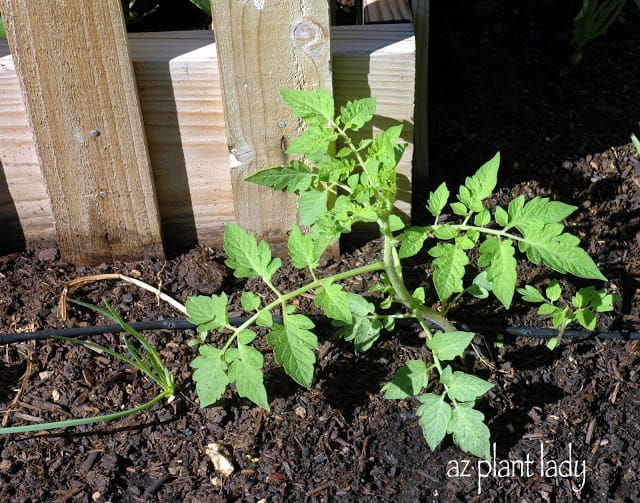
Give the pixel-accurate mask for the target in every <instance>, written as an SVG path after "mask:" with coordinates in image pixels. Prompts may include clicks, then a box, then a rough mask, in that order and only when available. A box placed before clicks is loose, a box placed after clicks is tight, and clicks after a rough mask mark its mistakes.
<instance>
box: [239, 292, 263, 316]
mask: <svg viewBox="0 0 640 503" xmlns="http://www.w3.org/2000/svg"><path fill="white" fill-rule="evenodd" d="M261 302H262V299H261V298H260V297H259V296H258V295H256V294H255V293H253V292H242V297H240V304H242V309H244V310H245V311H256V310H257V309H258V308H259V307H260V303H261Z"/></svg>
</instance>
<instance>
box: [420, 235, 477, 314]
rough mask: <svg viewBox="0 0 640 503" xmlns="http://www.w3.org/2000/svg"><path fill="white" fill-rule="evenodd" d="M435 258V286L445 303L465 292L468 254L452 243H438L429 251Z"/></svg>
mask: <svg viewBox="0 0 640 503" xmlns="http://www.w3.org/2000/svg"><path fill="white" fill-rule="evenodd" d="M429 255H431V256H432V257H434V258H435V259H434V261H433V265H434V267H435V269H434V271H433V284H434V286H435V287H436V292H437V293H438V297H439V299H440V300H441V301H442V302H445V301H446V300H447V299H448V298H449V297H451V296H452V295H453V294H454V293H458V292H462V291H463V290H464V287H463V284H462V278H463V277H464V268H465V266H466V265H467V264H468V263H469V258H468V257H467V254H466V253H465V252H464V251H462V250H460V249H458V248H457V247H456V246H455V245H453V244H451V243H438V244H437V245H436V246H434V247H433V248H431V249H430V250H429Z"/></svg>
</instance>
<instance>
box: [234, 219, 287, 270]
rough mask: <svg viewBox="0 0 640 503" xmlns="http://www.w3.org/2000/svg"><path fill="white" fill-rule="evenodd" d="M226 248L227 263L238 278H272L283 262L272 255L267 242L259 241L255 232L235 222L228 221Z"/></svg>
mask: <svg viewBox="0 0 640 503" xmlns="http://www.w3.org/2000/svg"><path fill="white" fill-rule="evenodd" d="M224 250H225V251H226V252H227V255H228V256H229V258H228V259H227V260H226V261H225V263H226V264H227V265H228V266H229V267H231V268H232V269H233V275H234V276H235V277H236V278H255V277H261V278H264V279H266V280H270V279H271V276H273V273H274V272H276V271H277V270H278V268H279V267H280V264H281V260H280V259H279V258H272V257H271V250H270V249H269V245H268V244H267V243H266V242H264V241H260V243H257V242H256V237H255V236H254V235H253V233H249V232H247V231H245V230H244V229H243V228H242V227H240V226H239V225H236V224H234V223H228V224H227V226H226V228H225V230H224Z"/></svg>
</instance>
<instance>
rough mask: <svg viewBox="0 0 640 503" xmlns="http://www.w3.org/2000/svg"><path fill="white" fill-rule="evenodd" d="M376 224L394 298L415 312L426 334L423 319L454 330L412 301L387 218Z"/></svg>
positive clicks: (433, 313)
mask: <svg viewBox="0 0 640 503" xmlns="http://www.w3.org/2000/svg"><path fill="white" fill-rule="evenodd" d="M378 225H379V226H380V232H381V233H382V236H383V237H384V270H385V272H386V273H387V277H388V278H389V283H391V287H392V288H393V292H394V294H395V296H396V298H397V299H398V300H399V301H400V302H402V304H404V305H405V307H406V308H407V309H409V310H410V311H411V312H412V313H414V314H415V316H416V318H417V319H418V321H420V324H421V325H423V327H425V328H426V330H427V335H428V336H430V335H431V334H430V332H429V330H428V328H427V324H426V323H424V321H425V319H426V320H429V321H431V322H433V323H435V324H436V325H438V326H439V327H440V328H442V329H443V330H444V331H446V332H452V331H455V330H456V328H455V327H454V326H453V324H452V323H451V322H450V321H449V320H447V318H446V317H445V316H443V315H442V314H441V313H439V312H438V311H436V310H435V309H431V308H430V307H427V306H425V305H417V303H416V302H415V301H414V299H413V297H412V296H411V294H410V293H409V290H408V289H407V286H406V284H405V282H404V278H403V276H402V266H401V264H400V258H399V256H398V250H397V249H396V246H395V245H396V240H395V238H394V237H393V234H392V232H391V225H390V223H389V218H388V217H387V218H386V219H380V220H378Z"/></svg>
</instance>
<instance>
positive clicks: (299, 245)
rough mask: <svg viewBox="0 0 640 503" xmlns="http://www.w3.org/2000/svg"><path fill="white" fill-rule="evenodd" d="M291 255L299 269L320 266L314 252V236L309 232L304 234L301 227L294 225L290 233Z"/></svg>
mask: <svg viewBox="0 0 640 503" xmlns="http://www.w3.org/2000/svg"><path fill="white" fill-rule="evenodd" d="M288 246H289V256H290V257H291V263H292V264H293V266H294V267H297V268H298V269H304V268H307V267H309V268H311V269H315V268H316V267H318V260H319V257H317V256H316V255H315V253H314V242H313V237H312V236H311V235H309V234H304V233H303V232H302V231H301V230H300V227H298V226H297V225H294V226H293V227H292V228H291V234H290V235H289V241H288Z"/></svg>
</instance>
